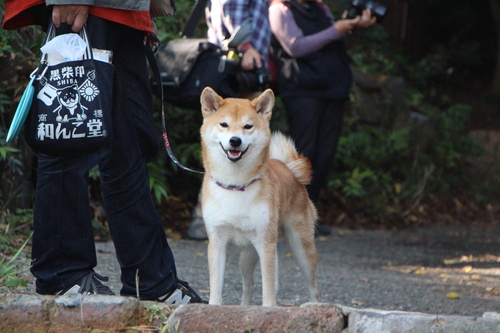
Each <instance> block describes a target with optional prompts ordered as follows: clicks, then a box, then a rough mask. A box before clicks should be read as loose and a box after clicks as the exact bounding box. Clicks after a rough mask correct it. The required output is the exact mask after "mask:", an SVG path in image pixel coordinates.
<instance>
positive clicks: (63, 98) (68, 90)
mask: <svg viewBox="0 0 500 333" xmlns="http://www.w3.org/2000/svg"><path fill="white" fill-rule="evenodd" d="M57 96H58V98H59V102H60V103H61V105H63V106H65V107H67V108H68V109H71V108H72V107H74V106H75V105H77V104H78V102H80V94H79V93H78V86H77V85H76V84H75V85H72V86H70V87H65V88H63V89H60V90H58V91H57Z"/></svg>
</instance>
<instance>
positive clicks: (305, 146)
mask: <svg viewBox="0 0 500 333" xmlns="http://www.w3.org/2000/svg"><path fill="white" fill-rule="evenodd" d="M269 21H270V25H271V30H272V33H273V39H272V41H271V48H272V56H273V58H274V59H275V61H276V65H277V71H278V90H279V95H280V97H281V99H282V101H283V104H284V106H285V110H286V114H287V118H288V124H289V129H290V134H291V136H292V138H293V139H294V142H295V145H296V147H297V150H298V151H299V152H300V153H301V154H304V155H305V156H306V157H308V158H309V160H310V161H311V164H312V168H313V171H314V172H313V177H312V181H311V184H309V185H308V186H307V190H308V193H309V197H310V198H311V200H312V201H313V202H314V203H316V202H317V201H318V199H319V195H320V191H321V189H322V187H323V186H324V185H325V183H326V180H327V176H328V172H329V170H330V167H331V165H332V161H333V158H334V155H335V151H336V148H337V143H338V140H339V137H340V132H341V128H342V123H343V116H344V106H345V102H346V101H347V99H348V98H349V91H350V88H351V85H352V73H351V69H350V64H349V58H348V55H347V53H346V46H345V38H346V36H349V35H350V34H351V33H352V31H354V30H359V29H360V28H366V27H369V26H371V25H373V24H374V23H375V21H376V18H375V17H374V16H372V14H371V12H370V10H369V9H365V10H364V11H363V13H362V15H360V16H356V17H355V18H352V19H341V20H337V21H336V20H335V19H334V18H333V15H332V13H331V11H330V10H329V8H328V7H327V6H326V5H325V4H324V3H323V2H321V1H319V0H298V1H297V0H273V1H272V3H271V6H270V8H269ZM319 233H323V234H327V233H329V228H328V227H326V226H324V225H323V226H322V230H320V231H319Z"/></svg>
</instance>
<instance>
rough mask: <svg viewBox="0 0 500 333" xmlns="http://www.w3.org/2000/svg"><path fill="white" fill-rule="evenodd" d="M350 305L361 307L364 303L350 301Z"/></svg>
mask: <svg viewBox="0 0 500 333" xmlns="http://www.w3.org/2000/svg"><path fill="white" fill-rule="evenodd" d="M352 304H354V305H356V306H363V305H364V304H365V303H363V302H360V301H352Z"/></svg>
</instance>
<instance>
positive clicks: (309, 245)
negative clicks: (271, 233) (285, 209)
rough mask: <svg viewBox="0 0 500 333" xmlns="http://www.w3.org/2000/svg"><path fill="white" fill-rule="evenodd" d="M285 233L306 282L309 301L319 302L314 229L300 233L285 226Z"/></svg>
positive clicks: (289, 226)
mask: <svg viewBox="0 0 500 333" xmlns="http://www.w3.org/2000/svg"><path fill="white" fill-rule="evenodd" d="M285 231H286V237H287V240H288V244H289V246H290V248H291V250H292V252H293V255H294V257H295V260H297V263H298V264H299V267H300V270H301V271H302V275H303V276H304V279H305V280H306V284H307V289H308V292H309V301H310V302H318V287H317V285H316V268H317V265H318V255H317V253H316V244H315V242H314V229H312V231H309V230H308V231H307V232H303V233H298V232H296V231H295V230H294V229H293V227H291V225H290V224H289V225H286V226H285Z"/></svg>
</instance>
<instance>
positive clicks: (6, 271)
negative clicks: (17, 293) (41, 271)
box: [0, 234, 32, 291]
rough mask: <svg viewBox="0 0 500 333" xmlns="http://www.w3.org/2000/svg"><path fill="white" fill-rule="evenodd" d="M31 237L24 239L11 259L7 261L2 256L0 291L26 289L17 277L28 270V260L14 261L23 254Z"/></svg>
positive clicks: (24, 283)
mask: <svg viewBox="0 0 500 333" xmlns="http://www.w3.org/2000/svg"><path fill="white" fill-rule="evenodd" d="M31 236H32V234H31V235H30V236H29V237H28V239H26V241H25V242H24V243H23V245H22V246H21V247H20V248H19V249H18V250H17V252H16V253H15V254H14V256H12V258H10V259H9V260H7V259H6V257H3V256H2V257H1V258H0V290H2V291H4V290H9V289H10V288H17V287H26V286H27V285H28V283H27V282H26V281H25V280H24V279H22V278H21V277H19V275H20V274H21V273H23V272H25V271H27V270H28V269H29V265H28V264H27V263H28V262H29V260H25V261H19V260H17V261H16V259H17V258H18V257H19V255H20V254H21V253H22V252H23V250H24V248H25V247H26V244H28V241H29V240H30V238H31Z"/></svg>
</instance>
